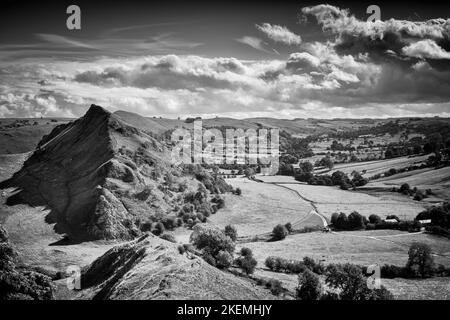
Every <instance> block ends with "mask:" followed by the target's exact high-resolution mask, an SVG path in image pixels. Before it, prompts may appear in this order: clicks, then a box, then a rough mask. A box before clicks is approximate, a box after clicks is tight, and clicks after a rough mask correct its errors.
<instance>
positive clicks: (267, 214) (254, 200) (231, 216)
mask: <svg viewBox="0 0 450 320" xmlns="http://www.w3.org/2000/svg"><path fill="white" fill-rule="evenodd" d="M226 181H227V182H228V183H229V184H231V185H232V186H233V188H240V189H241V190H242V195H240V196H237V195H233V194H225V195H224V198H225V207H224V208H222V209H220V210H219V211H218V212H217V213H216V214H213V215H211V216H210V217H209V218H208V220H209V223H211V224H213V225H215V226H217V227H219V228H220V229H223V228H224V227H225V226H226V225H227V224H231V225H234V226H235V227H236V229H237V231H238V235H239V236H251V235H257V234H261V233H266V232H271V231H272V229H273V227H274V226H275V225H277V224H280V223H281V224H285V223H287V222H291V223H292V224H294V223H295V222H297V221H300V220H303V219H305V218H306V217H307V216H308V214H309V213H310V211H311V209H312V207H311V206H310V204H309V203H308V202H307V201H304V200H302V199H301V198H299V197H298V196H297V195H296V194H295V192H291V191H289V190H288V189H285V188H281V187H279V186H276V185H270V184H264V183H258V182H255V181H251V180H248V179H246V178H235V179H226Z"/></svg>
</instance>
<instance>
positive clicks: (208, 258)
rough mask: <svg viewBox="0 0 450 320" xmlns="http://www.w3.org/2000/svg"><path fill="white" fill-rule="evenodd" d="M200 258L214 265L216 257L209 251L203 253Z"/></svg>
mask: <svg viewBox="0 0 450 320" xmlns="http://www.w3.org/2000/svg"><path fill="white" fill-rule="evenodd" d="M202 258H203V260H205V261H206V262H207V263H208V264H210V265H212V266H213V267H215V266H216V259H214V257H213V256H212V255H211V254H210V253H208V252H205V253H203V255H202Z"/></svg>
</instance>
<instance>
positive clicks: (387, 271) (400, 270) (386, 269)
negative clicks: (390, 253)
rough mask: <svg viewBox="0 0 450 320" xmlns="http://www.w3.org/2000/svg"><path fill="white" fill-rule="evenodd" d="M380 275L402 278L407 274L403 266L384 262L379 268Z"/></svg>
mask: <svg viewBox="0 0 450 320" xmlns="http://www.w3.org/2000/svg"><path fill="white" fill-rule="evenodd" d="M380 276H381V277H382V278H387V279H394V278H403V277H406V276H407V270H406V268H405V267H399V266H395V265H392V264H385V265H383V266H381V268H380Z"/></svg>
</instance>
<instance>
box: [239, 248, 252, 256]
mask: <svg viewBox="0 0 450 320" xmlns="http://www.w3.org/2000/svg"><path fill="white" fill-rule="evenodd" d="M241 256H243V257H253V252H252V250H251V249H249V248H245V247H244V248H242V249H241Z"/></svg>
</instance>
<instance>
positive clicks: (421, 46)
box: [402, 39, 450, 59]
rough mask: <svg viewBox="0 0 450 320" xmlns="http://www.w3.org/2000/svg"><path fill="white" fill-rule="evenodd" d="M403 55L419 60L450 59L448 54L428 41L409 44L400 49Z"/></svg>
mask: <svg viewBox="0 0 450 320" xmlns="http://www.w3.org/2000/svg"><path fill="white" fill-rule="evenodd" d="M402 52H403V54H405V55H407V56H410V57H415V58H421V59H450V52H447V51H445V50H444V49H442V48H441V47H440V46H438V45H437V43H436V42H434V41H433V40H430V39H426V40H421V41H418V42H414V43H411V44H410V45H408V46H406V47H403V48H402Z"/></svg>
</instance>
